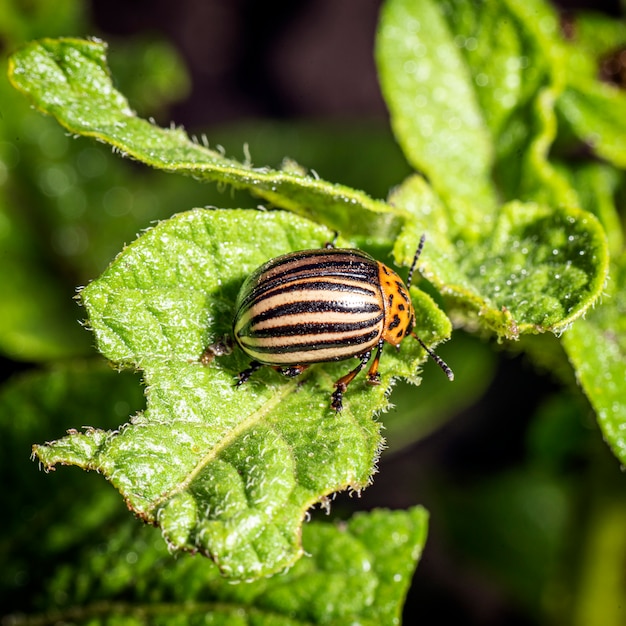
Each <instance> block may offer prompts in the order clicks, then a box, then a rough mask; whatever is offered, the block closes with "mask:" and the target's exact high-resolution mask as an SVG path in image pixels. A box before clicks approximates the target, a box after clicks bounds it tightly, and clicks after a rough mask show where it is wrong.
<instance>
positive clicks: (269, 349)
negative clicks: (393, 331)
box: [246, 330, 378, 358]
mask: <svg viewBox="0 0 626 626" xmlns="http://www.w3.org/2000/svg"><path fill="white" fill-rule="evenodd" d="M377 337H378V330H373V331H371V332H369V333H367V334H364V335H358V336H356V337H350V339H346V338H345V337H340V338H338V339H331V340H328V341H324V342H320V343H313V344H312V343H310V342H308V341H307V342H302V343H293V344H285V345H282V346H281V345H271V346H255V345H254V344H253V343H252V344H246V345H247V347H248V349H249V350H250V351H251V352H259V353H263V354H287V353H289V352H316V351H318V350H324V349H326V348H336V347H338V346H340V347H344V346H360V345H361V344H363V343H368V342H370V341H372V340H374V339H376V338H377ZM342 358H343V357H342Z"/></svg>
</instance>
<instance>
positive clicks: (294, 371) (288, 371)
mask: <svg viewBox="0 0 626 626" xmlns="http://www.w3.org/2000/svg"><path fill="white" fill-rule="evenodd" d="M307 367H309V366H308V365H290V366H289V367H275V368H273V369H275V370H276V371H277V372H280V373H281V374H282V375H283V376H287V377H288V378H293V377H294V376H300V374H302V372H304V370H305V369H306V368H307Z"/></svg>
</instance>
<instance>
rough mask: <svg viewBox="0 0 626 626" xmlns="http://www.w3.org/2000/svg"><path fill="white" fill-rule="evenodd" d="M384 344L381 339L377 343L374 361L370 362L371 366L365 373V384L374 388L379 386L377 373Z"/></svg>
mask: <svg viewBox="0 0 626 626" xmlns="http://www.w3.org/2000/svg"><path fill="white" fill-rule="evenodd" d="M384 343H385V341H384V339H381V340H380V341H379V342H378V348H377V350H376V356H375V357H374V360H373V361H372V366H371V367H370V369H369V372H367V382H368V383H369V384H370V385H374V386H375V385H380V374H379V373H378V363H379V362H380V355H381V354H382V351H383V344H384Z"/></svg>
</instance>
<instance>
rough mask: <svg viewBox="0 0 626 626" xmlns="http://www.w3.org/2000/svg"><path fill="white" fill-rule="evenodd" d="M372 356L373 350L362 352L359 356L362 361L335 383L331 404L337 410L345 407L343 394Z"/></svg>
mask: <svg viewBox="0 0 626 626" xmlns="http://www.w3.org/2000/svg"><path fill="white" fill-rule="evenodd" d="M371 357H372V351H371V350H368V351H367V352H364V353H363V354H361V355H360V356H359V357H358V358H359V359H360V363H359V364H358V365H357V366H356V367H355V368H354V369H353V370H352V371H351V372H348V373H347V374H346V375H345V376H342V377H341V378H340V379H339V380H338V381H337V382H336V383H335V387H336V389H335V391H333V393H332V395H331V398H332V402H331V403H330V406H331V408H332V409H334V410H335V411H337V412H339V411H341V409H343V402H342V399H343V394H344V392H345V390H346V389H347V388H348V385H349V384H350V383H351V382H352V381H353V380H354V377H355V376H356V375H357V374H358V373H359V372H360V371H361V370H362V369H363V368H364V367H365V366H366V365H367V363H368V361H369V360H370V358H371Z"/></svg>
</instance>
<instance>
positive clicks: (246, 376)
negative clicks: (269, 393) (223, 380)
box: [235, 361, 263, 387]
mask: <svg viewBox="0 0 626 626" xmlns="http://www.w3.org/2000/svg"><path fill="white" fill-rule="evenodd" d="M261 367H263V365H262V364H261V363H259V362H258V361H251V362H250V367H249V368H248V369H245V370H243V372H239V376H238V377H237V382H236V383H235V387H239V386H240V385H243V384H244V383H246V382H248V380H250V376H252V374H254V372H256V371H257V370H258V369H260V368H261Z"/></svg>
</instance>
